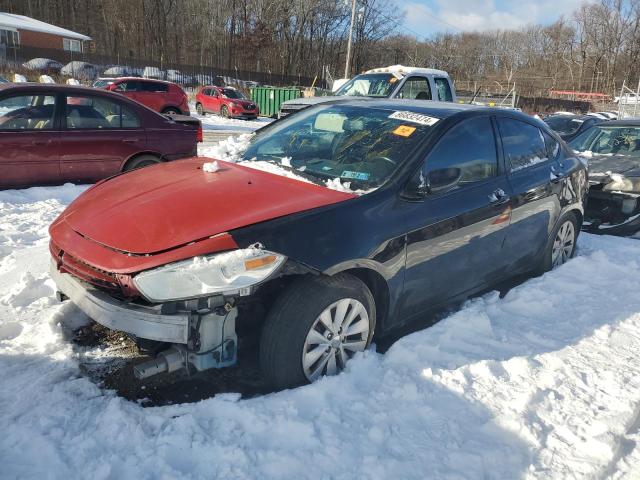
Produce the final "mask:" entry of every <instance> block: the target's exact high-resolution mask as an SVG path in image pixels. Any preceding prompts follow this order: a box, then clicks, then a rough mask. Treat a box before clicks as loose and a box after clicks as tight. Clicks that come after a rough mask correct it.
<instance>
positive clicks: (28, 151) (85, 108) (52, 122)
mask: <svg viewBox="0 0 640 480" xmlns="http://www.w3.org/2000/svg"><path fill="white" fill-rule="evenodd" d="M201 140H202V129H201V125H200V122H199V121H198V120H196V119H194V118H191V117H182V116H172V117H171V118H169V117H166V116H163V115H160V114H159V113H156V112H154V111H153V110H151V109H149V108H147V107H145V106H143V105H141V104H139V103H137V102H134V101H132V100H129V99H127V98H125V97H123V96H121V95H117V94H114V93H111V92H107V91H102V90H96V89H91V88H83V87H72V86H65V85H37V84H24V85H14V84H3V85H0V145H2V148H0V172H1V174H0V188H16V187H30V186H34V185H55V184H61V183H65V182H73V183H91V182H95V181H97V180H100V179H103V178H106V177H109V176H111V175H114V174H116V173H119V172H123V171H128V170H132V169H134V168H140V167H144V166H147V165H151V164H154V163H159V162H162V161H169V160H175V159H178V158H184V157H191V156H193V155H195V154H196V152H197V142H198V141H201Z"/></svg>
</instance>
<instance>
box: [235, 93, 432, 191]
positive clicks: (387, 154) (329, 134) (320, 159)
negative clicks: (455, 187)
mask: <svg viewBox="0 0 640 480" xmlns="http://www.w3.org/2000/svg"><path fill="white" fill-rule="evenodd" d="M437 121H438V119H437V118H433V117H429V116H427V115H424V114H419V113H415V112H405V111H395V110H388V109H382V108H365V107H359V106H348V105H323V106H319V107H313V108H309V109H305V110H302V111H300V112H299V113H296V114H295V115H292V116H291V117H285V118H284V119H283V120H281V121H279V122H278V123H277V124H274V125H273V126H272V127H270V128H269V129H267V130H265V131H264V132H263V133H259V134H257V135H256V136H255V137H254V138H253V140H252V141H251V144H250V145H249V148H248V149H247V150H246V151H245V152H244V154H243V157H242V158H243V159H244V160H247V161H251V162H269V163H272V164H275V165H278V166H280V167H282V168H285V169H287V170H290V171H292V172H293V173H295V174H296V175H300V176H304V177H305V178H307V179H309V180H310V181H312V182H314V183H318V184H324V183H325V182H327V181H332V182H335V181H340V182H345V183H349V184H350V185H351V188H352V189H354V190H355V189H364V190H367V189H370V188H376V187H378V186H380V185H382V184H384V183H385V182H386V181H387V180H388V179H389V178H390V177H391V176H392V175H393V173H394V172H395V171H396V170H397V169H398V167H399V166H400V165H401V164H402V163H403V162H405V161H406V160H407V159H408V158H409V157H410V153H411V152H412V150H413V149H414V148H416V146H417V145H418V144H419V143H420V142H422V141H423V140H424V138H425V136H427V135H428V134H429V133H430V131H431V129H432V128H433V127H432V125H433V124H434V123H436V122H437Z"/></svg>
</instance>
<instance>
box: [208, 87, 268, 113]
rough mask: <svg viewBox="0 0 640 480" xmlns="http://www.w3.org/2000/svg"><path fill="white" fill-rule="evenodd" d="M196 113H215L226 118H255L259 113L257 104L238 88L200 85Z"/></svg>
mask: <svg viewBox="0 0 640 480" xmlns="http://www.w3.org/2000/svg"><path fill="white" fill-rule="evenodd" d="M196 110H197V112H198V115H204V114H206V113H217V114H219V115H222V116H223V117H226V118H243V119H246V120H255V119H256V118H257V117H258V114H259V113H260V111H259V109H258V106H257V105H256V104H255V103H253V102H252V101H251V100H249V99H247V98H246V97H245V96H244V94H243V93H242V92H241V91H240V90H236V89H235V88H232V87H215V86H211V85H210V86H208V87H201V88H200V90H199V91H198V93H197V94H196Z"/></svg>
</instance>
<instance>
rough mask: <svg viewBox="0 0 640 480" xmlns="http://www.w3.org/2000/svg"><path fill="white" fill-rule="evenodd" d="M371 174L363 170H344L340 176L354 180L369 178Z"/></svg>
mask: <svg viewBox="0 0 640 480" xmlns="http://www.w3.org/2000/svg"><path fill="white" fill-rule="evenodd" d="M370 176H371V174H369V173H365V172H352V171H350V170H345V171H344V172H342V173H341V174H340V178H352V179H354V180H369V177H370Z"/></svg>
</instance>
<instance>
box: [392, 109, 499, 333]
mask: <svg viewBox="0 0 640 480" xmlns="http://www.w3.org/2000/svg"><path fill="white" fill-rule="evenodd" d="M499 158H500V157H499V155H498V151H497V148H496V141H495V135H494V125H493V122H492V119H491V117H490V116H479V117H473V118H469V119H466V120H463V121H462V122H460V123H458V124H457V125H455V126H454V127H453V128H451V129H450V130H448V131H447V132H446V133H445V134H444V136H443V137H442V139H441V140H440V141H439V142H438V143H437V144H436V146H435V147H434V148H433V149H432V150H431V152H430V153H429V154H428V156H427V158H426V161H425V162H424V165H423V167H422V168H421V170H420V171H419V172H417V174H416V175H417V176H418V178H417V179H416V180H414V181H413V183H415V182H422V183H423V184H427V188H426V190H427V192H429V193H427V194H426V196H425V198H424V199H423V200H421V201H414V202H409V201H407V203H406V204H405V210H406V222H407V226H408V234H407V236H406V270H405V285H404V290H403V295H402V299H401V314H400V318H401V319H402V320H403V321H404V320H406V321H409V320H410V319H411V317H413V316H417V315H418V314H420V313H423V312H425V311H427V310H430V309H432V308H435V307H437V306H439V305H442V304H444V303H446V302H447V300H449V299H451V298H452V297H455V296H458V295H460V294H464V293H465V292H471V291H472V290H478V289H480V288H483V287H484V286H486V285H489V284H491V283H493V282H494V281H495V279H496V278H497V277H498V276H499V275H500V272H501V270H502V268H503V265H502V258H501V255H500V254H501V250H502V243H503V240H504V237H505V229H506V227H507V225H508V224H509V212H510V207H509V203H510V187H509V183H508V181H507V179H506V177H505V174H504V169H503V168H502V166H501V165H500V163H501V162H499Z"/></svg>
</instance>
